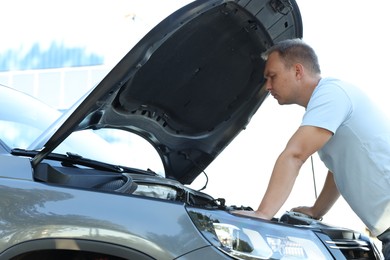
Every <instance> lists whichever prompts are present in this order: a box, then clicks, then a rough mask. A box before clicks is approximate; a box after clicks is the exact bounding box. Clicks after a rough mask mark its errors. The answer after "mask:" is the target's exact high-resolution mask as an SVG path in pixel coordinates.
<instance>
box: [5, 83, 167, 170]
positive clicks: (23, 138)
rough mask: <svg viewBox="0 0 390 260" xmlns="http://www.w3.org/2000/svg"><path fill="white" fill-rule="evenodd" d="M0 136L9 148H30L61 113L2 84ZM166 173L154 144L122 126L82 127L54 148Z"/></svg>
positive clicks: (116, 163)
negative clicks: (91, 128) (88, 128)
mask: <svg viewBox="0 0 390 260" xmlns="http://www.w3.org/2000/svg"><path fill="white" fill-rule="evenodd" d="M0 95H1V97H2V102H1V103H0V104H1V108H0V139H1V141H3V142H4V143H5V144H6V145H7V146H8V147H9V148H11V149H13V148H19V149H28V148H29V146H30V145H31V144H33V143H34V141H35V140H36V139H37V138H38V137H39V136H40V135H41V134H42V133H43V132H44V131H45V130H46V129H47V128H48V127H50V126H51V125H52V124H53V123H54V122H55V121H56V120H57V119H58V118H59V117H60V116H61V115H62V112H61V111H58V110H56V109H54V108H52V107H50V106H48V105H46V104H44V103H42V102H41V101H39V100H37V99H35V98H33V97H31V96H28V95H26V94H24V93H22V92H18V91H15V90H13V89H11V88H7V87H4V86H0ZM53 152H54V153H60V154H69V153H71V154H77V155H79V156H82V157H83V158H88V159H92V160H98V161H102V162H105V163H110V164H114V165H121V166H126V167H131V168H137V169H142V170H148V169H150V170H152V171H154V172H155V173H157V174H159V175H164V167H163V165H162V162H161V159H160V157H159V155H158V153H157V151H156V150H155V149H154V147H153V146H152V145H151V144H150V143H149V142H147V141H146V140H145V139H143V138H142V137H140V136H138V135H136V134H133V133H130V132H127V131H124V130H119V129H100V130H83V131H78V132H74V133H72V134H71V135H70V136H69V137H68V138H67V139H66V140H65V141H64V142H63V143H62V144H60V145H59V146H58V147H57V148H56V149H55V150H54V151H53Z"/></svg>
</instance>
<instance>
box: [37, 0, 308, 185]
mask: <svg viewBox="0 0 390 260" xmlns="http://www.w3.org/2000/svg"><path fill="white" fill-rule="evenodd" d="M124 33H125V32H124ZM297 37H302V22H301V17H300V13H299V10H298V8H297V6H296V4H295V2H292V1H282V0H277V1H274V0H272V1H266V0H264V1H263V0H253V1H249V0H246V1H227V0H224V1H222V0H211V1H210V0H200V1H195V2H193V3H191V4H189V5H187V6H185V7H183V8H182V9H180V10H178V11H176V12H175V13H173V14H172V15H170V16H169V17H167V18H166V19H165V20H163V21H162V22H161V23H160V24H159V25H157V26H156V27H155V28H154V29H153V30H151V31H150V32H149V33H148V34H147V35H146V36H145V37H144V38H143V39H142V40H141V41H140V42H139V43H138V44H137V45H136V46H135V47H134V48H133V49H132V50H131V51H130V52H129V53H128V54H127V55H126V56H125V57H124V58H123V59H122V60H121V61H120V62H119V63H118V64H117V65H116V66H115V67H114V68H113V69H112V71H111V72H110V73H109V74H108V75H107V76H106V77H105V78H104V79H103V80H102V82H100V83H99V84H98V85H97V86H96V87H95V88H94V89H93V90H92V91H91V92H90V93H89V95H88V96H87V97H86V98H85V99H84V100H83V101H82V102H81V104H80V105H79V106H78V107H77V108H75V109H74V111H73V113H72V114H71V115H70V116H69V117H68V118H67V119H66V120H65V122H64V124H63V125H62V126H61V127H60V128H59V129H58V130H57V131H56V132H55V133H54V134H53V135H52V136H51V138H50V139H49V140H48V141H47V142H46V144H45V147H44V148H43V150H42V151H41V152H40V153H39V154H38V155H37V156H36V157H35V158H34V159H33V163H34V164H35V165H37V164H38V163H39V162H40V161H41V160H42V159H43V158H44V157H45V156H46V155H47V154H48V153H50V152H51V151H52V150H53V149H54V148H55V147H56V146H57V145H58V144H59V143H61V142H62V141H63V140H64V139H65V138H66V137H67V136H68V135H69V134H70V133H71V132H73V131H75V130H81V129H88V128H91V129H99V128H103V127H109V128H120V129H124V130H128V131H131V132H134V133H137V134H138V135H140V136H142V137H144V138H145V139H146V140H148V141H149V142H150V143H151V144H153V145H154V147H155V148H156V150H157V151H158V152H159V154H160V156H161V158H162V161H163V164H164V168H165V174H166V177H168V178H172V179H176V180H178V181H180V182H181V183H183V184H189V183H191V182H192V181H193V180H194V179H195V178H196V177H197V176H198V175H199V174H200V173H201V172H202V171H203V170H204V169H205V168H206V167H207V166H208V165H209V164H210V163H211V162H212V161H213V160H214V159H215V158H216V157H217V155H218V154H219V153H220V152H221V151H222V150H223V149H224V148H225V147H226V146H227V145H228V144H229V143H230V142H231V141H232V140H233V139H234V137H235V136H236V135H237V134H238V133H239V132H240V131H241V130H242V129H244V128H245V126H246V125H247V124H248V123H249V121H250V119H251V117H252V115H253V114H254V113H255V112H256V111H257V109H258V108H259V106H260V105H261V103H262V102H263V101H264V99H265V98H266V97H267V95H268V92H267V91H266V90H265V89H264V87H263V84H264V78H263V69H264V65H265V64H264V61H263V60H262V58H261V54H262V53H263V52H264V51H265V50H266V49H267V48H269V47H270V46H272V45H273V44H274V43H275V42H277V41H280V40H283V39H288V38H297Z"/></svg>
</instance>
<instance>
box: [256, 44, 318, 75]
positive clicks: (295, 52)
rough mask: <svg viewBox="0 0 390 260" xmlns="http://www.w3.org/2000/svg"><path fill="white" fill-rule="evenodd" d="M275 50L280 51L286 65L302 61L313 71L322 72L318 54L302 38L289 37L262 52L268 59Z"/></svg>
mask: <svg viewBox="0 0 390 260" xmlns="http://www.w3.org/2000/svg"><path fill="white" fill-rule="evenodd" d="M273 52H277V53H279V55H280V57H281V58H282V60H283V62H284V65H285V66H286V67H291V66H293V65H294V64H295V63H302V64H303V65H304V66H305V67H307V68H309V69H310V70H311V71H312V72H313V73H318V74H321V68H320V65H319V62H318V57H317V54H316V53H315V51H314V49H313V48H312V47H310V46H309V45H308V44H306V43H305V42H303V41H302V40H301V39H298V38H297V39H289V40H283V41H280V42H278V43H276V44H275V45H273V46H271V47H270V48H269V49H268V50H267V51H265V52H264V53H263V54H262V57H263V59H264V60H267V59H268V56H269V55H270V54H271V53H273Z"/></svg>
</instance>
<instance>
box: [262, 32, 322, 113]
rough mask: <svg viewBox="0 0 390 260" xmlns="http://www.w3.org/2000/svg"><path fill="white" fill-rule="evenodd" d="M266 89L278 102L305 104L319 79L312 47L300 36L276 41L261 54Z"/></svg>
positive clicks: (319, 70) (317, 64) (319, 72)
mask: <svg viewBox="0 0 390 260" xmlns="http://www.w3.org/2000/svg"><path fill="white" fill-rule="evenodd" d="M263 58H264V59H265V60H266V66H265V70H264V77H265V78H266V79H267V82H266V88H267V90H268V91H270V92H271V94H272V95H273V96H274V98H275V99H277V100H278V102H279V104H281V105H283V104H298V105H302V106H306V105H307V102H308V100H309V98H310V96H311V93H312V91H313V90H314V87H315V86H316V85H317V84H318V81H319V79H320V78H321V76H320V75H321V69H320V66H319V63H318V58H317V55H316V53H315V52H314V50H313V49H312V48H311V47H310V46H309V45H307V44H306V43H304V42H303V41H302V40H300V39H292V40H285V41H281V42H278V43H276V44H275V45H273V46H272V47H271V48H269V49H268V50H267V51H266V52H265V53H264V54H263Z"/></svg>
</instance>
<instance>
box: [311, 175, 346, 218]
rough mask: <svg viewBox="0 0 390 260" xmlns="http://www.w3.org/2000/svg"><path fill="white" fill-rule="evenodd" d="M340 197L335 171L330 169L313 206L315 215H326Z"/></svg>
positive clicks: (317, 216) (318, 216)
mask: <svg viewBox="0 0 390 260" xmlns="http://www.w3.org/2000/svg"><path fill="white" fill-rule="evenodd" d="M339 197H340V193H339V191H338V189H337V186H336V184H335V182H334V179H333V173H332V172H330V171H328V175H327V176H326V179H325V183H324V187H323V188H322V191H321V193H320V195H319V196H318V199H317V200H316V202H315V203H314V206H313V215H314V216H313V217H315V218H321V217H322V216H324V215H325V214H326V213H327V212H328V211H329V209H330V208H331V207H332V206H333V205H334V203H335V202H336V201H337V199H338V198H339Z"/></svg>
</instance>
